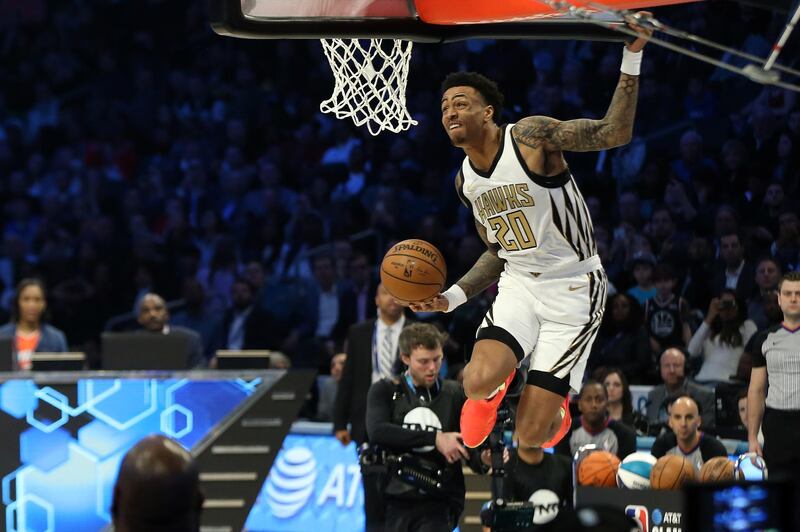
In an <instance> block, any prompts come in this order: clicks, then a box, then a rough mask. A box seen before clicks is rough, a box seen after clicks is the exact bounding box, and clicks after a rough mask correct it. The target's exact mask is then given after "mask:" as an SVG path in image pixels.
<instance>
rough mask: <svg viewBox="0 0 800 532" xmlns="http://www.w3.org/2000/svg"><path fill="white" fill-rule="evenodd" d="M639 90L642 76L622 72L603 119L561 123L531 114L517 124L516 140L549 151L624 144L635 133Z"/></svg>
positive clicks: (593, 148) (609, 146)
mask: <svg viewBox="0 0 800 532" xmlns="http://www.w3.org/2000/svg"><path fill="white" fill-rule="evenodd" d="M638 93H639V77H638V76H629V75H628V74H621V75H620V78H619V83H618V84H617V90H616V91H614V96H613V97H612V98H611V105H610V106H609V108H608V112H606V116H604V117H603V119H602V120H589V119H587V118H580V119H577V120H567V121H564V122H561V121H559V120H556V119H554V118H549V117H546V116H529V117H527V118H523V119H522V120H520V121H519V122H518V123H517V124H516V125H515V126H514V129H513V134H514V140H516V141H517V142H519V143H520V144H523V145H525V146H530V147H531V148H534V149H536V148H543V149H544V150H545V151H546V152H554V151H599V150H606V149H609V148H615V147H617V146H622V145H623V144H627V143H628V142H630V140H631V137H632V136H633V119H634V116H635V115H636V99H637V96H638Z"/></svg>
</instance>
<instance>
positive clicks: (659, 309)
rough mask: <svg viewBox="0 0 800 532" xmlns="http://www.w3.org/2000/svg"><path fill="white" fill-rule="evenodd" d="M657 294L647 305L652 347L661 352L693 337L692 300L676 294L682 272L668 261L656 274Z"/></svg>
mask: <svg viewBox="0 0 800 532" xmlns="http://www.w3.org/2000/svg"><path fill="white" fill-rule="evenodd" d="M653 281H654V282H655V285H656V295H655V297H653V299H650V300H648V301H647V303H645V306H644V323H645V326H646V327H647V332H648V333H649V335H650V348H651V349H652V350H653V352H655V353H661V352H662V351H664V349H666V348H668V347H685V346H686V345H687V344H688V343H689V340H691V339H692V330H691V329H690V328H689V304H688V303H687V302H686V300H685V299H683V298H682V297H678V296H676V295H675V287H676V286H677V284H678V276H677V274H676V273H675V270H674V269H672V267H671V266H669V265H667V264H661V265H659V266H658V267H657V268H656V271H655V274H654V275H653Z"/></svg>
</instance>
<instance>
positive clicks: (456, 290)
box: [442, 284, 467, 312]
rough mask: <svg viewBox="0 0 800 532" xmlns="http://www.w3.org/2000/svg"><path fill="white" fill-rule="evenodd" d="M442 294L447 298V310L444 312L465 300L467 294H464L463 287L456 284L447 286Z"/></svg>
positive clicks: (453, 308)
mask: <svg viewBox="0 0 800 532" xmlns="http://www.w3.org/2000/svg"><path fill="white" fill-rule="evenodd" d="M442 296H444V298H445V299H447V310H445V312H453V311H454V310H455V309H456V308H458V307H460V306H461V305H463V304H464V303H466V302H467V294H465V293H464V289H463V288H461V287H460V286H458V285H457V284H454V285H453V286H451V287H450V288H448V289H447V290H446V291H445V292H443V293H442Z"/></svg>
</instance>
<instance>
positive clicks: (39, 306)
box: [0, 279, 67, 370]
mask: <svg viewBox="0 0 800 532" xmlns="http://www.w3.org/2000/svg"><path fill="white" fill-rule="evenodd" d="M45 310H47V294H46V293H45V289H44V283H42V281H40V280H39V279H23V280H22V281H20V282H19V284H18V285H17V293H16V294H15V295H14V301H13V304H12V307H11V323H7V324H6V325H3V326H2V327H0V337H1V338H13V339H14V342H13V353H14V359H13V361H12V367H13V368H14V369H18V370H29V369H32V368H33V362H32V360H31V355H32V353H34V352H39V353H42V352H50V353H53V352H56V353H63V352H64V351H66V350H67V338H66V336H64V333H63V332H61V331H60V330H58V329H56V328H55V327H53V326H52V325H48V324H47V323H46V322H45V320H44V317H45Z"/></svg>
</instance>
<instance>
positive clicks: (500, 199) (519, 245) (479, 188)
mask: <svg viewBox="0 0 800 532" xmlns="http://www.w3.org/2000/svg"><path fill="white" fill-rule="evenodd" d="M513 127H514V124H508V125H506V126H504V127H503V134H502V137H501V141H500V148H499V150H498V152H497V156H496V157H495V159H494V161H493V162H492V166H491V168H489V170H488V171H487V172H483V171H480V170H478V169H476V168H475V167H473V166H472V163H471V161H470V160H469V157H465V158H464V162H463V163H462V165H461V175H462V176H463V183H462V185H461V186H460V187H459V190H458V193H459V197H460V198H461V201H462V202H463V203H464V204H465V205H466V206H467V207H469V208H470V209H472V214H473V216H474V217H475V220H476V221H477V222H478V223H479V224H481V225H483V226H484V227H485V228H486V234H487V237H488V239H489V241H490V242H492V243H495V244H498V245H499V247H500V249H499V251H498V256H499V257H500V258H502V259H504V260H505V261H506V263H507V265H508V266H510V267H511V268H514V269H518V270H522V271H526V272H537V273H543V272H547V271H552V270H557V269H560V268H562V267H565V266H568V265H571V264H574V263H576V262H579V261H583V260H586V259H588V258H590V257H592V256H594V255H596V254H597V247H596V245H595V241H594V230H593V228H592V220H591V218H590V216H589V209H588V208H587V206H586V202H585V201H584V199H583V196H582V195H581V193H580V191H579V190H578V187H577V185H576V184H575V179H574V178H573V176H572V174H571V173H570V171H569V169H566V170H564V171H563V172H562V173H561V174H558V175H555V176H547V177H546V176H540V175H537V174H535V173H533V172H531V171H530V170H529V169H528V166H527V165H526V164H525V160H524V159H523V158H522V154H521V153H520V151H519V147H518V146H517V143H516V142H515V141H514V139H513V138H512V135H511V130H512V128H513ZM590 269H594V268H590Z"/></svg>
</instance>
